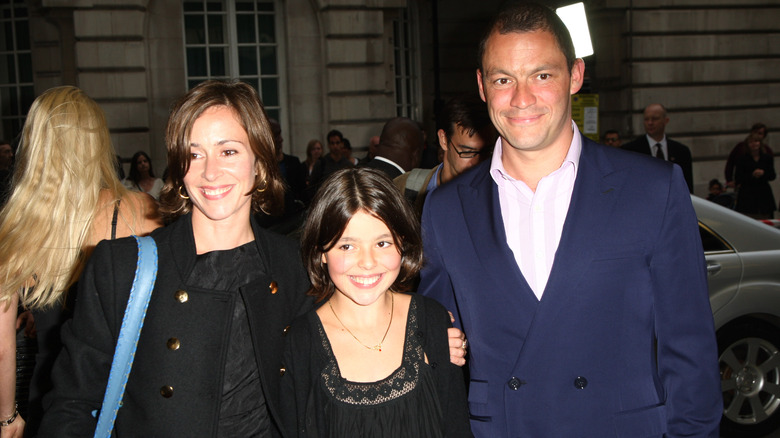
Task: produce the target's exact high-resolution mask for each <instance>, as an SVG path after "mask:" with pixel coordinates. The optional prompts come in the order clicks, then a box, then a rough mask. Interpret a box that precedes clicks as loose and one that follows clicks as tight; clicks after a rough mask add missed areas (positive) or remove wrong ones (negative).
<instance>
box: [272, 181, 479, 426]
mask: <svg viewBox="0 0 780 438" xmlns="http://www.w3.org/2000/svg"><path fill="white" fill-rule="evenodd" d="M301 245H302V252H303V261H304V264H305V265H306V268H307V270H308V272H309V278H310V280H311V283H312V288H311V290H310V291H309V294H310V295H313V296H314V297H315V299H316V301H318V302H321V303H324V304H322V305H321V306H320V307H319V308H318V309H317V310H312V311H311V312H309V313H307V314H306V315H304V316H303V317H301V318H299V319H297V320H296V321H295V322H294V323H293V325H292V327H291V329H290V332H289V333H288V335H287V340H286V342H287V344H286V349H285V354H284V364H285V368H286V373H285V374H284V376H283V377H282V405H283V409H282V411H281V412H282V416H283V418H284V421H285V423H284V424H285V427H286V428H287V430H288V431H290V432H294V434H293V435H292V436H297V437H372V438H381V437H388V438H389V437H394V438H401V437H403V438H408V437H425V438H435V437H470V436H472V435H471V429H470V427H469V416H468V409H467V407H466V389H465V383H464V381H463V375H462V373H461V370H460V369H458V367H457V366H455V365H453V364H452V363H450V347H449V342H448V339H447V337H448V335H447V330H448V327H450V317H449V316H448V314H447V311H446V310H445V309H444V308H443V307H442V306H441V305H440V304H439V303H437V302H436V301H434V300H432V299H430V298H427V297H424V296H422V295H417V294H408V293H405V292H407V291H408V290H409V288H410V286H411V283H412V281H413V279H414V278H415V277H416V275H417V273H418V272H419V270H420V267H421V266H422V261H423V255H422V240H421V238H420V225H419V220H418V219H417V217H416V215H415V214H414V213H413V212H412V210H411V207H410V206H409V204H408V203H407V202H405V201H404V198H403V196H402V195H401V194H400V192H398V190H396V189H395V186H394V185H393V182H392V181H390V180H389V179H388V178H387V177H386V176H385V175H384V174H383V173H381V172H380V171H377V170H374V169H369V168H350V169H344V170H340V171H338V172H336V173H334V174H333V175H331V176H330V177H329V178H328V179H326V180H325V183H324V184H323V185H322V186H321V188H320V190H319V191H318V193H317V195H316V196H315V198H314V200H313V201H312V204H311V209H310V213H309V217H308V218H307V220H306V224H305V226H304V229H303V236H302V239H301ZM462 345H465V343H463V344H462Z"/></svg>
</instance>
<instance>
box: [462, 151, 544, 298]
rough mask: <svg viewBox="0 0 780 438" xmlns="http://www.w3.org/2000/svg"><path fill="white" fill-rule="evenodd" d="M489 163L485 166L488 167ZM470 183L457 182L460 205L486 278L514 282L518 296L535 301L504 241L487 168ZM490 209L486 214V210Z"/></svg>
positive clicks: (499, 215)
mask: <svg viewBox="0 0 780 438" xmlns="http://www.w3.org/2000/svg"><path fill="white" fill-rule="evenodd" d="M486 164H488V166H485V167H487V168H488V169H489V163H486ZM480 173H481V175H480V176H479V177H477V178H475V179H474V181H473V182H472V184H470V185H460V186H459V187H458V195H459V196H460V202H461V208H462V210H463V214H464V216H465V219H466V225H467V226H468V230H469V233H470V237H471V240H472V244H473V247H474V249H475V251H476V254H477V258H478V259H479V262H480V264H481V265H482V268H483V269H484V270H485V272H486V273H487V275H486V277H487V278H493V279H500V280H498V281H499V283H502V284H514V285H517V288H518V289H520V291H521V295H523V296H524V298H526V297H531V298H533V303H534V305H535V304H536V302H537V299H536V295H534V293H533V291H532V290H531V287H530V286H528V282H527V281H526V280H525V277H523V274H522V273H521V271H520V267H519V266H517V262H516V261H515V256H514V253H513V252H512V250H511V249H510V248H509V245H508V244H507V242H506V231H505V229H504V221H503V218H502V216H501V205H500V203H499V200H498V188H497V187H496V185H495V183H494V181H493V179H492V178H491V177H490V173H489V171H487V172H480ZM486 211H490V212H491V213H490V214H489V215H486V214H485V212H486Z"/></svg>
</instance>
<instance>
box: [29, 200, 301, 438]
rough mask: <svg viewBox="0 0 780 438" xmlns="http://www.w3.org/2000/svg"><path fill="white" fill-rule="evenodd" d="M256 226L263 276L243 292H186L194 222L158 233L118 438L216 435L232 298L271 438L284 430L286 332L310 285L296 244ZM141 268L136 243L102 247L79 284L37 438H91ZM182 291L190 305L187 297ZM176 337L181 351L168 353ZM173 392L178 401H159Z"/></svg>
mask: <svg viewBox="0 0 780 438" xmlns="http://www.w3.org/2000/svg"><path fill="white" fill-rule="evenodd" d="M252 228H253V231H254V234H255V242H256V244H257V247H258V250H259V251H260V253H261V254H262V255H263V259H264V260H265V264H266V266H263V267H262V268H263V271H264V272H266V273H267V274H266V275H263V276H261V277H260V278H259V279H258V280H256V281H254V282H252V283H250V284H249V285H248V286H246V287H242V288H240V289H239V293H238V294H237V293H229V292H222V291H211V290H203V289H198V288H197V287H196V286H193V285H186V284H185V281H186V279H187V278H188V277H189V274H190V271H191V270H192V268H193V266H194V264H195V259H196V252H195V240H194V237H193V231H192V218H191V215H187V216H184V217H182V218H180V219H179V220H178V221H176V222H174V223H173V224H171V225H169V226H168V227H165V228H161V229H158V230H156V231H155V232H154V233H152V236H153V237H154V239H155V241H156V242H157V250H158V254H159V269H158V273H157V280H156V282H155V286H154V290H153V292H152V297H151V301H150V303H149V309H148V311H147V314H146V319H145V321H144V326H143V330H142V332H141V338H140V340H139V342H138V349H137V351H136V354H135V362H134V363H133V369H132V372H131V374H130V378H129V380H128V382H127V387H126V391H125V394H124V399H123V407H122V408H121V409H120V410H119V414H118V416H117V419H116V424H115V428H114V430H115V432H116V434H117V436H119V437H122V436H145V437H152V436H163V437H173V436H198V437H211V436H216V432H217V423H218V419H219V413H220V402H221V400H222V381H223V371H224V363H225V362H226V361H227V360H230V358H229V357H228V356H227V347H228V344H229V343H228V336H229V333H230V325H231V322H232V320H233V310H234V304H235V300H236V299H237V298H239V297H241V298H243V299H244V302H245V305H246V310H247V318H248V319H249V326H250V331H251V334H252V344H253V347H254V351H255V358H256V361H257V365H258V369H259V370H260V380H261V384H262V388H263V392H264V396H265V399H266V402H267V406H268V409H269V415H270V419H271V423H272V424H274V427H275V429H274V436H281V435H282V434H281V432H280V429H281V427H280V426H279V424H280V420H279V377H280V376H279V374H280V365H281V355H282V347H283V332H284V331H285V328H286V327H287V326H288V324H290V323H291V322H292V320H293V319H295V317H296V316H298V315H301V314H303V313H305V312H306V311H307V310H309V309H311V307H312V303H311V300H310V298H309V297H307V296H306V294H305V293H306V291H307V290H308V287H309V283H308V279H307V276H306V273H305V271H304V270H303V266H302V262H301V258H300V256H299V253H298V249H297V245H296V244H295V243H294V242H293V241H291V240H288V239H286V238H284V237H282V236H278V235H275V234H272V233H270V232H267V231H265V230H263V229H261V228H259V227H258V226H257V225H256V224H255V223H254V222H253V223H252ZM136 260H137V246H136V242H135V240H134V239H132V238H125V239H118V240H114V241H103V242H101V243H100V244H98V246H97V248H96V249H95V252H94V253H93V255H92V257H91V259H90V261H89V263H88V265H87V267H86V269H85V271H84V273H83V274H82V276H81V278H80V280H79V290H78V301H77V304H76V309H75V314H74V317H73V319H72V320H71V321H70V322H68V323H66V324H65V326H64V327H63V330H62V339H63V345H64V348H63V351H62V353H61V354H60V357H59V358H58V360H57V363H56V365H55V368H54V372H53V380H54V391H53V392H52V393H51V394H50V395H49V397H48V398H47V400H46V402H47V403H50V406H49V407H48V409H47V410H46V412H45V414H44V418H43V423H42V425H41V429H40V432H39V433H40V435H39V436H41V437H49V436H51V437H55V436H56V437H70V436H79V437H83V436H91V435H92V434H93V432H94V429H95V425H96V419H95V418H93V416H92V415H91V412H92V411H93V410H96V409H100V406H101V403H102V400H103V393H104V391H105V387H106V381H107V379H108V373H109V369H110V366H111V360H112V357H113V354H114V345H115V343H116V339H117V336H118V333H119V328H120V325H121V322H122V316H123V313H124V310H125V307H126V303H127V298H128V295H129V291H130V286H131V284H132V281H133V277H134V271H135V266H136ZM182 291H184V292H186V297H187V298H186V300H185V299H182V294H183V292H182ZM173 338H176V339H178V340H179V342H180V345H181V346H180V347H179V348H178V349H176V350H173V349H170V348H168V346H167V345H168V341H169V340H170V339H173ZM168 385H170V386H171V387H172V388H173V391H172V392H173V395H172V396H170V397H165V396H163V391H161V389H162V388H163V387H165V386H168Z"/></svg>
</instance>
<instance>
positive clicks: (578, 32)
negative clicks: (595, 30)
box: [555, 2, 593, 58]
mask: <svg viewBox="0 0 780 438" xmlns="http://www.w3.org/2000/svg"><path fill="white" fill-rule="evenodd" d="M555 13H556V14H558V16H559V17H561V20H562V21H563V24H565V25H566V27H567V28H568V29H569V33H570V34H571V40H572V42H574V53H575V54H576V56H577V58H584V57H586V56H590V55H592V54H593V44H591V42H590V32H589V31H588V19H587V17H585V5H584V4H583V3H582V2H580V3H574V4H573V5H569V6H564V7H561V8H558V9H556V10H555Z"/></svg>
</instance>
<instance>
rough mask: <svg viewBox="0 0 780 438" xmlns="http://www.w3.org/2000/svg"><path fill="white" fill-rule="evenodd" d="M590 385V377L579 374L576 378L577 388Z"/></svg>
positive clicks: (575, 384)
mask: <svg viewBox="0 0 780 438" xmlns="http://www.w3.org/2000/svg"><path fill="white" fill-rule="evenodd" d="M586 386H588V379H586V378H584V377H582V376H578V377H577V378H576V379H574V387H575V388H577V389H585V387H586Z"/></svg>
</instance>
